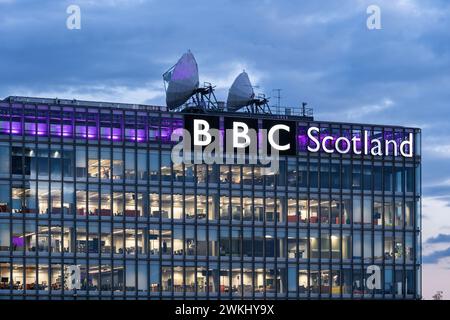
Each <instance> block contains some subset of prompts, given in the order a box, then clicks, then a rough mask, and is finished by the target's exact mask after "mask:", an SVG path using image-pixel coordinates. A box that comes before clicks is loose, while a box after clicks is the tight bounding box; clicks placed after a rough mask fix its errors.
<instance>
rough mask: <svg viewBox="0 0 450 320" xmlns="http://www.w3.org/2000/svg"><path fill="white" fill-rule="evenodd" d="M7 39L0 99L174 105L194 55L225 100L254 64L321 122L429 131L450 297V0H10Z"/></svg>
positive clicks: (428, 181)
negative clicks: (76, 15)
mask: <svg viewBox="0 0 450 320" xmlns="http://www.w3.org/2000/svg"><path fill="white" fill-rule="evenodd" d="M70 4H76V5H79V6H80V8H81V30H68V29H67V28H66V19H67V17H68V14H67V13H66V8H67V7H68V6H69V5H70ZM371 4H376V5H378V6H379V7H380V8H381V24H382V29H381V30H368V29H367V27H366V19H367V17H368V15H367V14H366V9H367V7H368V6H369V5H371ZM0 40H1V41H0V48H1V50H0V74H1V75H2V76H1V78H0V97H6V96H8V95H31V96H44V97H60V98H77V99H93V100H104V101H115V102H134V103H149V104H163V103H164V89H163V82H162V78H161V75H162V73H163V72H164V71H165V70H166V69H167V68H169V67H170V66H172V65H173V63H174V62H176V60H177V59H178V58H179V56H180V55H181V54H182V53H183V52H185V51H186V50H187V49H191V50H192V52H193V53H194V54H195V56H196V59H197V62H198V63H199V69H200V80H201V81H210V82H212V83H214V84H216V85H217V95H218V97H219V98H221V99H223V100H224V99H225V97H226V92H227V89H228V87H229V86H230V85H231V83H232V81H233V79H234V77H235V76H236V75H237V74H238V73H239V72H240V71H242V70H243V69H245V70H246V71H247V72H248V73H249V75H250V77H251V79H252V81H253V83H254V84H256V85H258V86H259V88H258V89H257V90H258V91H260V92H265V93H266V94H267V95H268V96H273V95H274V93H273V92H272V90H273V89H275V88H282V99H281V104H282V105H286V106H299V105H300V104H301V102H302V101H308V102H309V104H310V105H311V106H312V107H313V108H314V111H315V117H316V119H318V120H333V121H339V120H342V121H351V122H368V123H380V124H398V125H405V126H417V127H420V128H422V129H423V142H422V144H423V196H424V198H423V215H424V217H423V226H424V231H423V239H424V251H423V253H424V262H426V264H425V265H424V295H425V297H430V296H431V294H432V293H434V292H435V291H436V290H444V294H445V295H446V297H447V298H450V165H449V161H450V140H449V139H447V137H448V136H449V132H450V121H449V119H450V2H449V1H444V0H428V1H427V0H421V1H418V0H398V1H392V0H384V1H375V0H370V1H363V0H359V1H358V0H340V1H314V0H311V1H301V2H300V1H280V0H278V1H269V0H258V1H256V0H255V1H242V0H241V1H238V0H230V1H225V0H216V1H214V2H213V1H204V0H197V1H187V0H184V1H168V0H165V1H162V0H159V1H156V0H148V1H145V0H95V1H94V0H78V1H77V0H70V1H65V0H60V1H54V0H53V1H51V0H39V1H36V0H0ZM445 291H447V292H446V293H445Z"/></svg>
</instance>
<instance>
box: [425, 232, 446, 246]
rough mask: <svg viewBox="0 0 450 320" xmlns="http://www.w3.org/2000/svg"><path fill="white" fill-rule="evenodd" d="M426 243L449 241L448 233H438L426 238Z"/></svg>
mask: <svg viewBox="0 0 450 320" xmlns="http://www.w3.org/2000/svg"><path fill="white" fill-rule="evenodd" d="M426 243H427V244H435V243H450V234H442V233H440V234H438V235H437V236H436V237H432V238H429V239H427V240H426Z"/></svg>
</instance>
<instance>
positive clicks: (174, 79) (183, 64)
mask: <svg viewBox="0 0 450 320" xmlns="http://www.w3.org/2000/svg"><path fill="white" fill-rule="evenodd" d="M163 78H164V80H165V81H166V82H168V87H167V90H166V105H167V108H168V109H169V110H172V109H176V108H178V107H179V106H181V105H182V104H183V103H185V102H186V101H187V100H188V99H189V98H190V97H191V96H192V95H193V94H194V93H195V91H196V90H197V89H198V86H199V78H198V66H197V62H196V61H195V58H194V55H193V54H192V53H191V51H188V52H186V53H185V54H183V56H182V57H181V58H180V60H178V62H177V63H176V64H175V66H173V67H172V68H171V69H170V70H169V71H167V72H166V73H164V75H163Z"/></svg>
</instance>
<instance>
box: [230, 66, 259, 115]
mask: <svg viewBox="0 0 450 320" xmlns="http://www.w3.org/2000/svg"><path fill="white" fill-rule="evenodd" d="M254 97H255V93H254V92H253V87H252V84H251V82H250V79H249V78H248V74H247V73H246V72H245V71H243V72H241V73H240V74H239V75H238V76H237V77H236V79H235V80H234V82H233V84H232V85H231V87H230V90H229V91H228V99H227V108H228V111H237V110H239V109H240V108H243V107H245V106H248V105H250V104H251V103H252V101H253V99H254Z"/></svg>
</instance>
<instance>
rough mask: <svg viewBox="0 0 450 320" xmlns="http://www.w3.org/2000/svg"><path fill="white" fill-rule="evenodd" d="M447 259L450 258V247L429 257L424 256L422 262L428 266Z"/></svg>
mask: <svg viewBox="0 0 450 320" xmlns="http://www.w3.org/2000/svg"><path fill="white" fill-rule="evenodd" d="M447 258H450V247H449V248H447V249H444V250H439V251H435V252H432V253H430V254H428V255H424V256H423V258H422V261H423V263H426V264H432V263H438V262H439V261H440V260H442V259H447Z"/></svg>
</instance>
